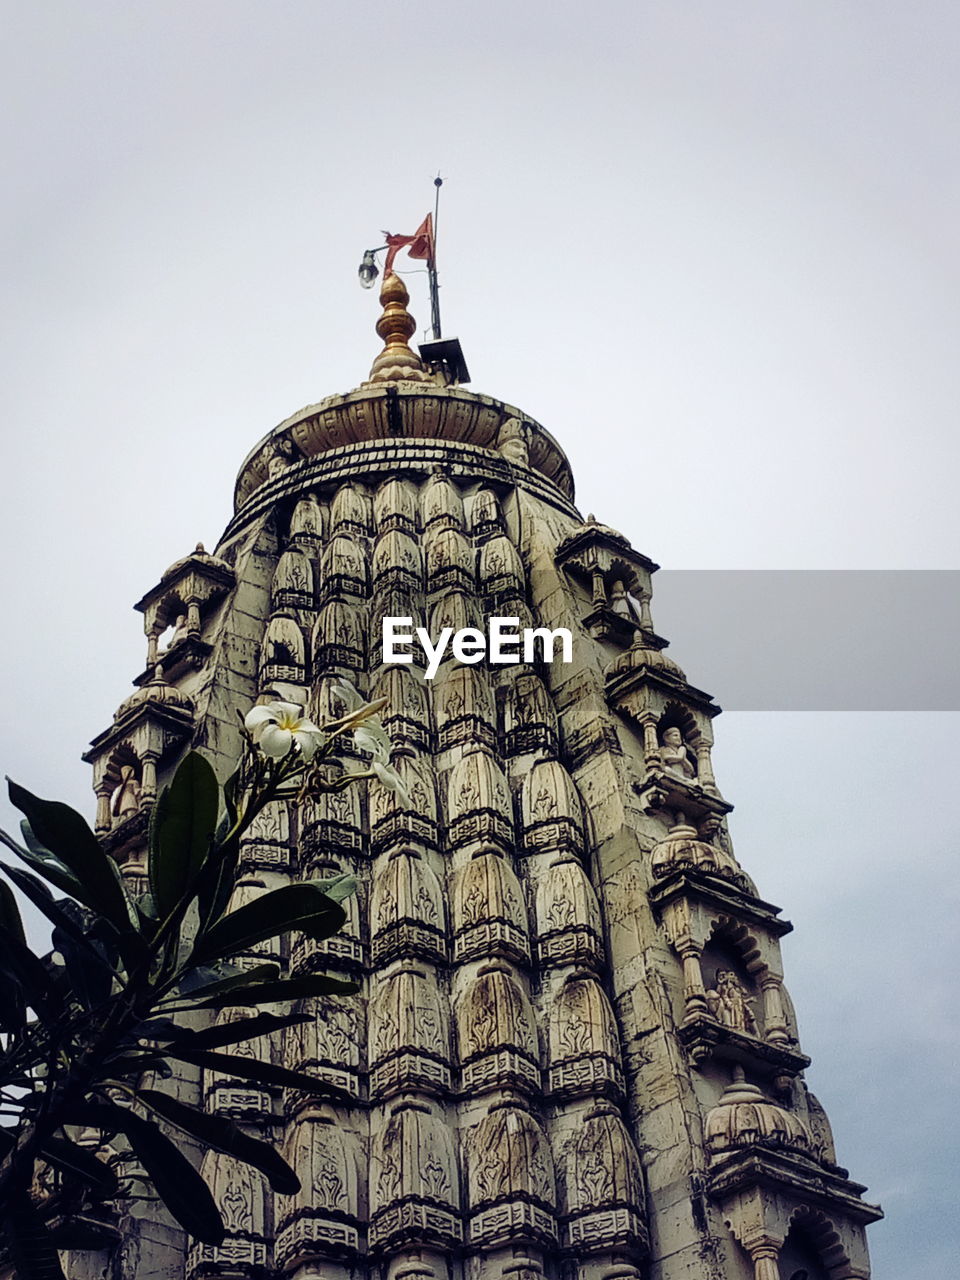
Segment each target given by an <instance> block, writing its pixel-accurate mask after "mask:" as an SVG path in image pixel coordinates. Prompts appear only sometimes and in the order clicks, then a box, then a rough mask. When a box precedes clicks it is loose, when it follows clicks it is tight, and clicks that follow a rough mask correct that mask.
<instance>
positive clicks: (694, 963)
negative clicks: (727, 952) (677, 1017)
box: [677, 938, 707, 1022]
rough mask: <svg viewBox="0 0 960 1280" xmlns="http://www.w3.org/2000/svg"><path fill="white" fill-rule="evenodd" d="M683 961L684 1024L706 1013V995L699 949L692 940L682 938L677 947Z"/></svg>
mask: <svg viewBox="0 0 960 1280" xmlns="http://www.w3.org/2000/svg"><path fill="white" fill-rule="evenodd" d="M677 950H678V952H679V953H680V959H681V960H682V961H683V999H684V1002H685V1004H686V1011H685V1013H684V1019H683V1020H684V1022H692V1021H694V1019H696V1018H699V1017H702V1016H703V1014H705V1013H706V1012H707V993H706V990H705V989H704V985H703V971H702V970H701V968H700V948H699V947H698V946H697V944H696V943H695V942H694V941H693V939H692V938H684V939H683V941H682V943H681V944H680V945H679V946H678V947H677Z"/></svg>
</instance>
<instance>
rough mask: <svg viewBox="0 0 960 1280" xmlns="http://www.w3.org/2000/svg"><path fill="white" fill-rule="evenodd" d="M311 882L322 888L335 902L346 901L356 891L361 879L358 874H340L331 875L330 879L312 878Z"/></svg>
mask: <svg viewBox="0 0 960 1280" xmlns="http://www.w3.org/2000/svg"><path fill="white" fill-rule="evenodd" d="M309 883H310V884H315V885H316V886H317V888H318V889H322V890H323V892H324V893H325V894H326V895H327V897H328V898H332V899H333V900H334V902H344V901H345V900H346V899H347V898H350V897H352V896H353V895H354V894H355V893H356V891H357V885H358V883H359V881H358V880H357V877H356V876H350V875H340V876H331V877H330V878H329V879H328V880H311V881H309Z"/></svg>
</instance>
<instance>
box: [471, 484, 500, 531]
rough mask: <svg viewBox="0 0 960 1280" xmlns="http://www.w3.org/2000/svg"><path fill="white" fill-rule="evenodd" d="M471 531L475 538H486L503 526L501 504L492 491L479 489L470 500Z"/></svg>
mask: <svg viewBox="0 0 960 1280" xmlns="http://www.w3.org/2000/svg"><path fill="white" fill-rule="evenodd" d="M469 506H470V529H471V531H472V533H473V534H474V536H475V537H478V538H485V537H489V536H490V535H491V534H493V533H496V532H498V531H499V529H500V528H501V525H502V517H501V515H500V504H499V503H498V502H497V495H496V494H495V493H494V492H493V490H492V489H479V490H478V491H477V492H476V493H475V494H474V495H473V497H472V499H471V500H470V504H469Z"/></svg>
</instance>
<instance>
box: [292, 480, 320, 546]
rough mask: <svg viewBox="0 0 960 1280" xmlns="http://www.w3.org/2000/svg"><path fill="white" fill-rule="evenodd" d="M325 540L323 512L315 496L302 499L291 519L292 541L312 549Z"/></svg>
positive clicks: (311, 495)
mask: <svg viewBox="0 0 960 1280" xmlns="http://www.w3.org/2000/svg"><path fill="white" fill-rule="evenodd" d="M322 540H323V512H322V511H321V510H320V506H319V504H318V502H317V499H316V496H315V495H314V494H312V493H311V494H309V495H308V496H307V497H306V498H301V499H300V501H299V502H298V503H297V505H296V506H295V507H294V509H293V516H292V517H291V519H290V541H291V542H292V543H296V544H299V545H302V546H305V547H308V548H310V549H313V548H315V547H318V546H319V545H320V543H321V542H322Z"/></svg>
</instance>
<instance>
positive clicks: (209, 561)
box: [160, 542, 232, 582]
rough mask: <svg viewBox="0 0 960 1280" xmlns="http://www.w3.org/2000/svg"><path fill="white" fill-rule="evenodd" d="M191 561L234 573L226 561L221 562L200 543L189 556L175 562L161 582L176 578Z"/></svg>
mask: <svg viewBox="0 0 960 1280" xmlns="http://www.w3.org/2000/svg"><path fill="white" fill-rule="evenodd" d="M191 560H192V561H194V562H195V563H196V562H199V563H200V564H205V565H209V566H210V567H211V568H215V569H226V570H227V572H228V573H231V572H232V570H231V568H230V566H229V565H228V564H227V562H226V560H221V559H220V557H219V556H212V555H211V554H210V552H209V551H207V549H206V548H205V547H204V545H203V543H202V542H198V543H197V545H196V548H195V550H193V551H191V552H190V554H189V555H188V556H181V557H180V559H179V560H174V562H173V564H172V565H171V566H170V568H169V569H167V570H166V572H165V573H164V575H163V577H162V578H161V579H160V581H161V582H167V581H168V580H169V579H170V578H174V577H176V575H177V574H178V573H179V572H180V570H181V569H182V568H183V567H184V565H186V564H188V563H189V562H190V561H191Z"/></svg>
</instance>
